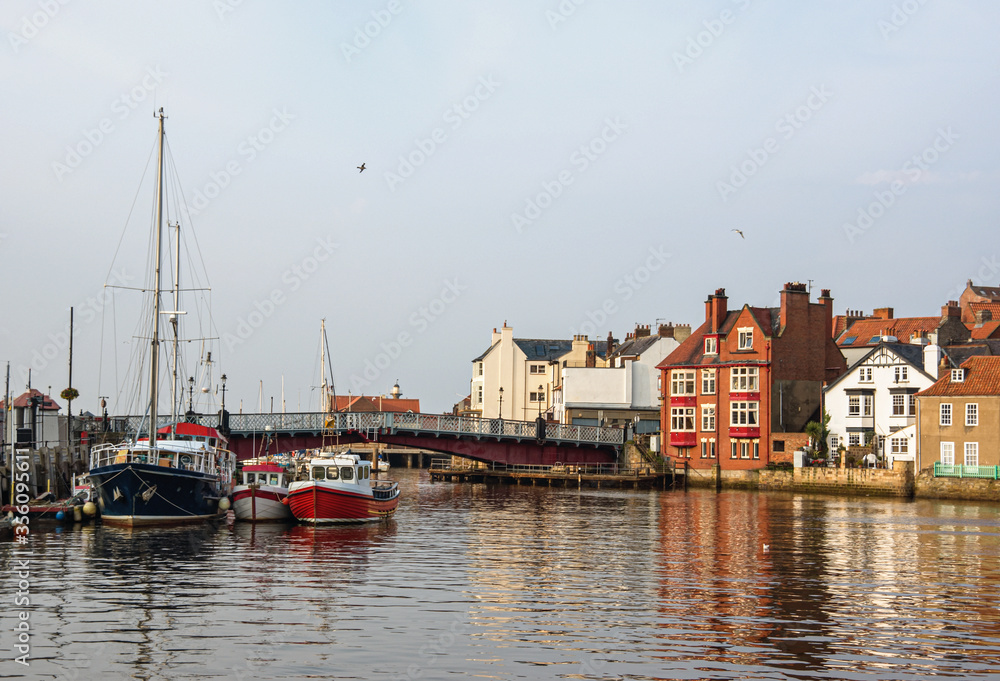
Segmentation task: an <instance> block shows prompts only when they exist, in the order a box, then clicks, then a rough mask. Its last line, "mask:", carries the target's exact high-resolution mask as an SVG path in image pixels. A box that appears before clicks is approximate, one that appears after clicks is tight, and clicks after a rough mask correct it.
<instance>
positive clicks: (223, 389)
mask: <svg viewBox="0 0 1000 681" xmlns="http://www.w3.org/2000/svg"><path fill="white" fill-rule="evenodd" d="M225 410H226V375H225V374H222V411H225Z"/></svg>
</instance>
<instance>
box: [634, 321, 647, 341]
mask: <svg viewBox="0 0 1000 681" xmlns="http://www.w3.org/2000/svg"><path fill="white" fill-rule="evenodd" d="M648 335H649V325H646V326H643V325H642V324H636V325H635V337H636V338H645V337H646V336H648Z"/></svg>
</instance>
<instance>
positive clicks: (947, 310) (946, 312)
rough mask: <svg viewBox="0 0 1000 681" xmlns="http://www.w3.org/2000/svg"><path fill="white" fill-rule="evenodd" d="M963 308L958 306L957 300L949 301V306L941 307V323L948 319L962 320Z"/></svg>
mask: <svg viewBox="0 0 1000 681" xmlns="http://www.w3.org/2000/svg"><path fill="white" fill-rule="evenodd" d="M961 318H962V308H960V307H959V306H958V301H957V300H949V301H948V304H947V305H942V306H941V321H942V322H943V321H946V320H948V319H961Z"/></svg>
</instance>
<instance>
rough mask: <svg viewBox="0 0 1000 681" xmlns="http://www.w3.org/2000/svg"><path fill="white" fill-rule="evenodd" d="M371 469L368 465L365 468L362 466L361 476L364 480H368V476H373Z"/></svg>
mask: <svg viewBox="0 0 1000 681" xmlns="http://www.w3.org/2000/svg"><path fill="white" fill-rule="evenodd" d="M371 470H372V469H371V468H369V467H368V466H365V467H364V468H362V469H361V472H362V474H363V475H362V476H361V478H362V479H363V480H367V479H368V478H370V477H371Z"/></svg>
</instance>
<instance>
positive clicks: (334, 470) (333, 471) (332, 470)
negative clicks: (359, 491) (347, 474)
mask: <svg viewBox="0 0 1000 681" xmlns="http://www.w3.org/2000/svg"><path fill="white" fill-rule="evenodd" d="M338 477H340V476H339V474H338V470H337V467H336V466H330V479H331V480H336V479H337V478H338Z"/></svg>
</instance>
